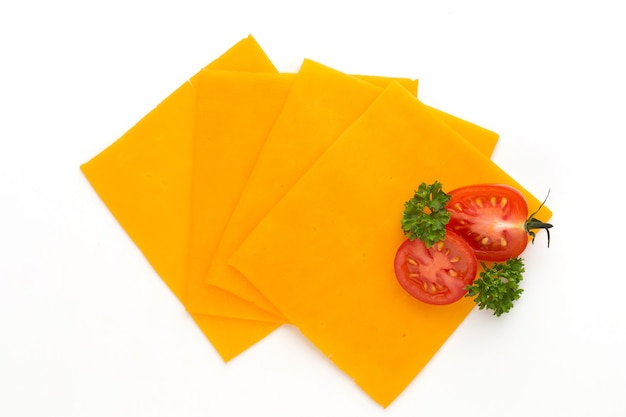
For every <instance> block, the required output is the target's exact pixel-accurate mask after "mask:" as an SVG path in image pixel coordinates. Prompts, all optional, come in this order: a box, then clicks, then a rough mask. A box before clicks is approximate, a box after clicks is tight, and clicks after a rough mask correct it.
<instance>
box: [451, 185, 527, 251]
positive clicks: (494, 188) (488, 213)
mask: <svg viewBox="0 0 626 417" xmlns="http://www.w3.org/2000/svg"><path fill="white" fill-rule="evenodd" d="M448 194H449V195H450V201H449V202H448V205H447V209H448V211H449V212H450V216H451V217H450V221H449V222H448V225H447V229H448V230H452V231H453V232H455V233H457V234H459V235H460V236H461V237H462V238H464V239H465V240H466V241H467V242H468V243H469V245H470V246H471V247H472V249H473V250H474V252H475V253H476V257H477V258H478V259H480V260H483V261H494V262H499V261H506V260H507V259H510V258H516V257H518V256H519V255H520V254H521V253H522V252H523V251H524V249H526V245H527V244H528V232H527V230H526V229H525V225H526V217H527V216H528V204H527V203H526V199H525V198H524V196H523V195H522V194H521V193H520V192H519V191H518V190H516V189H515V188H513V187H510V186H508V185H500V184H481V185H471V186H467V187H462V188H458V189H456V190H453V191H450V192H449V193H448Z"/></svg>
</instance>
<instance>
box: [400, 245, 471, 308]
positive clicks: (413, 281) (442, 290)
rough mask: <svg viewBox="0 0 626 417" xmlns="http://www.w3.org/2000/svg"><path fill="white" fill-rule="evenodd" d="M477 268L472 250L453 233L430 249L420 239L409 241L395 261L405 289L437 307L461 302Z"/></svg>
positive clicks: (401, 247) (402, 247)
mask: <svg viewBox="0 0 626 417" xmlns="http://www.w3.org/2000/svg"><path fill="white" fill-rule="evenodd" d="M477 268H478V261H477V260H476V255H474V252H473V251H472V248H471V247H470V246H469V245H468V244H467V242H465V240H463V239H462V238H461V237H460V236H458V235H456V234H455V233H453V232H447V233H446V238H445V239H444V240H442V241H440V242H437V243H435V244H434V245H433V246H431V247H430V248H427V247H426V245H425V244H424V242H422V241H421V240H419V239H415V240H408V239H407V240H406V241H405V242H404V243H403V244H402V245H401V246H400V248H399V249H398V252H397V253H396V258H395V262H394V269H395V272H396V277H397V279H398V282H399V283H400V285H401V286H402V288H404V289H405V290H406V291H407V292H408V293H409V294H411V295H412V296H413V297H415V298H417V299H418V300H420V301H423V302H425V303H428V304H438V305H442V304H450V303H453V302H455V301H457V300H459V299H461V298H462V297H463V296H464V295H465V294H466V293H467V290H466V289H465V288H466V287H467V286H468V285H471V284H472V283H473V282H474V279H475V278H476V272H477Z"/></svg>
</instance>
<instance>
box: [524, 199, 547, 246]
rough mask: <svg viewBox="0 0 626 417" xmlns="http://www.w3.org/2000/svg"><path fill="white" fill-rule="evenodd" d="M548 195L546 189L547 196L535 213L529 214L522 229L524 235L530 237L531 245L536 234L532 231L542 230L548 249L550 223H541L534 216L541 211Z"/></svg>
mask: <svg viewBox="0 0 626 417" xmlns="http://www.w3.org/2000/svg"><path fill="white" fill-rule="evenodd" d="M549 195H550V190H549V189H548V194H547V195H546V198H545V199H544V200H543V202H542V203H541V205H540V206H539V208H538V209H537V210H535V212H534V213H533V214H531V215H530V217H528V220H526V223H524V229H525V230H526V233H528V234H529V235H530V236H531V237H532V243H535V236H536V233H535V232H534V230H535V229H544V230H545V231H546V234H547V235H548V247H550V229H551V228H552V225H551V224H550V223H546V222H542V221H541V220H539V219H536V218H535V214H537V213H538V212H539V210H541V207H543V205H544V204H545V203H546V201H547V200H548V196H549Z"/></svg>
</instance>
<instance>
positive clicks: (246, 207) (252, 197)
mask: <svg viewBox="0 0 626 417" xmlns="http://www.w3.org/2000/svg"><path fill="white" fill-rule="evenodd" d="M363 79H364V80H367V81H370V82H375V83H376V84H377V86H376V87H375V86H373V85H372V84H368V83H365V82H363V80H362V79H357V78H355V77H351V76H348V75H346V74H343V73H341V72H339V71H336V70H334V69H331V68H329V67H326V66H324V65H321V64H319V63H316V62H314V61H311V60H305V61H304V63H303V64H302V67H301V69H300V71H299V73H298V75H297V77H296V79H295V81H294V83H293V86H292V89H291V91H290V94H289V96H288V98H287V101H286V102H285V106H284V108H283V111H282V113H281V114H280V116H279V117H278V119H277V121H276V124H275V125H274V127H273V129H272V131H271V133H270V134H269V137H268V138H267V140H266V142H265V146H264V148H263V150H262V152H261V154H260V155H259V157H258V159H257V162H256V166H255V167H254V169H253V171H252V174H251V176H250V179H249V181H248V183H247V184H246V186H245V190H244V191H243V192H242V193H241V197H240V199H239V202H238V204H237V206H236V208H235V209H234V212H233V214H232V216H231V217H230V221H229V222H228V224H227V225H226V227H225V229H224V232H223V234H222V235H221V240H220V242H219V243H218V244H217V249H216V250H215V252H214V254H213V258H212V261H211V264H210V268H209V270H208V273H207V276H206V282H207V283H209V284H211V285H213V286H217V287H220V288H223V289H226V290H228V291H229V292H232V293H234V294H237V295H238V296H240V297H241V298H243V299H246V300H249V301H251V302H253V303H254V304H255V305H258V306H259V307H261V308H263V309H267V310H268V311H274V312H276V309H275V307H274V306H273V305H272V303H271V302H269V301H268V300H267V298H266V297H264V296H263V294H262V293H260V292H259V291H258V290H257V289H256V288H254V286H252V285H250V283H249V282H248V281H247V280H246V279H245V277H243V276H242V275H241V274H240V273H239V272H238V271H236V270H235V269H233V268H232V267H231V266H229V265H228V264H227V259H228V257H229V256H230V255H231V254H232V252H233V250H234V249H235V248H236V247H237V246H238V245H239V243H240V242H241V241H242V239H243V238H244V237H245V236H246V235H247V234H248V233H249V232H250V231H251V230H252V228H253V227H254V226H255V225H256V224H257V223H258V222H259V220H260V219H261V218H262V217H263V215H265V214H266V213H267V212H268V211H269V210H270V208H271V207H272V206H273V205H274V204H276V203H277V202H278V201H279V200H280V198H281V197H282V196H283V195H284V194H285V193H286V192H287V190H289V188H291V186H292V185H293V184H294V183H295V182H296V181H297V179H298V178H299V177H300V176H301V175H302V174H303V173H304V172H305V171H306V170H307V169H308V168H309V167H310V166H311V165H312V164H313V162H314V161H315V160H316V159H317V158H318V157H319V156H320V155H321V154H322V153H323V152H324V151H325V150H326V149H327V148H328V146H330V144H332V143H333V142H334V140H335V139H336V138H337V137H338V136H339V135H340V134H341V133H342V132H343V131H344V130H345V129H346V128H348V127H349V126H350V125H351V124H352V122H353V121H354V120H356V119H357V118H358V117H359V116H360V115H361V114H362V113H363V112H364V110H366V109H367V108H368V106H369V105H370V104H371V103H372V102H373V101H374V100H375V99H376V97H378V95H379V94H380V93H381V92H382V91H383V90H382V88H381V87H380V86H385V85H388V84H389V82H390V80H389V79H380V78H376V77H365V78H363ZM405 88H407V90H409V91H410V92H411V93H412V94H415V93H416V92H417V85H416V84H410V83H405ZM430 111H432V112H434V113H435V114H436V115H437V117H439V118H441V119H443V120H446V122H448V123H450V124H451V125H453V126H454V127H455V129H456V130H461V131H463V132H464V134H465V135H466V136H467V137H468V138H469V140H471V141H472V143H474V144H476V145H477V146H479V147H480V150H481V151H482V152H484V153H486V154H488V155H490V154H491V152H492V151H493V148H494V146H495V144H496V141H497V138H498V137H497V135H496V134H495V133H493V132H491V131H488V130H486V129H482V128H480V127H478V126H476V125H473V124H471V123H468V122H466V121H464V120H461V119H459V118H456V117H453V116H450V115H447V114H446V113H443V112H441V111H439V110H436V109H432V108H430ZM294 233H295V231H294ZM277 314H280V313H277Z"/></svg>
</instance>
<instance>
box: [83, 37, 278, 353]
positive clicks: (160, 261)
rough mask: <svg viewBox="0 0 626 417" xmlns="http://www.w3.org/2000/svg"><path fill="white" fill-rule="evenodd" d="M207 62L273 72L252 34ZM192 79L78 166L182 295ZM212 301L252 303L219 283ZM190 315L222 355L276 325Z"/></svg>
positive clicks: (227, 310)
mask: <svg viewBox="0 0 626 417" xmlns="http://www.w3.org/2000/svg"><path fill="white" fill-rule="evenodd" d="M207 68H208V69H211V70H236V71H259V72H260V71H265V72H276V69H275V68H274V66H273V65H272V63H271V62H270V61H269V59H268V58H267V56H266V55H265V54H264V52H263V50H262V49H261V48H260V46H259V45H258V44H257V42H256V41H255V40H254V39H253V38H252V37H248V38H246V39H244V40H242V41H241V42H239V43H237V44H236V45H235V46H233V47H232V48H231V49H230V50H228V51H227V52H226V53H225V54H224V55H222V56H221V57H219V58H218V59H217V60H215V61H214V62H213V63H211V64H209V66H208V67H207ZM195 81H196V78H195V77H194V78H192V79H191V80H190V82H188V83H185V84H183V85H182V86H181V87H180V88H179V89H177V90H176V91H175V92H174V93H172V94H171V95H170V96H169V97H167V98H166V99H165V100H164V101H163V102H162V103H161V104H159V106H158V107H156V108H155V109H154V110H153V111H151V112H150V113H149V114H148V115H147V116H145V117H144V118H143V119H142V120H141V121H139V122H138V123H137V124H136V125H135V126H134V127H133V128H131V129H130V130H129V131H128V132H127V133H126V134H125V135H124V136H123V137H121V138H120V139H119V140H117V141H116V142H115V143H113V144H112V145H111V146H110V147H108V148H107V149H105V150H104V151H103V152H102V153H100V154H99V155H97V156H96V157H94V158H93V159H92V160H90V161H89V162H87V163H86V164H84V165H82V166H81V169H82V171H83V173H84V175H85V176H86V177H87V179H88V180H89V182H90V183H91V185H92V186H93V188H94V189H95V191H96V192H97V193H98V195H99V196H100V198H101V199H102V201H103V202H104V203H105V204H106V206H107V207H108V208H109V210H110V211H111V213H112V214H113V215H114V216H115V218H116V219H117V221H118V222H119V223H120V225H121V226H122V227H123V228H124V230H125V231H126V233H127V234H128V235H129V237H130V238H131V239H132V240H133V242H134V243H135V244H136V245H137V246H138V247H139V249H140V250H141V251H142V253H143V254H144V256H145V257H146V259H147V260H148V262H149V263H150V264H151V265H152V267H153V268H154V270H155V271H156V272H157V273H158V275H159V276H160V277H161V278H162V279H163V281H164V282H165V283H166V284H167V285H168V287H169V288H170V290H171V291H172V292H173V293H174V294H175V295H176V296H177V297H178V298H179V299H180V300H181V301H184V297H185V293H186V287H187V262H188V247H189V245H188V243H189V240H190V235H189V230H190V227H191V224H190V201H191V175H192V163H193V159H192V150H193V139H194V134H195V115H196V89H195V87H194V83H195ZM211 302H212V303H214V308H215V309H216V310H220V311H221V312H222V315H224V316H228V315H235V316H236V315H240V314H241V312H242V311H245V310H246V309H250V303H247V302H245V301H242V300H241V299H239V298H238V297H235V296H233V295H232V294H230V293H228V292H226V291H221V290H219V289H217V288H215V289H214V291H213V292H212V293H211ZM268 316H269V315H268ZM192 317H193V319H194V320H195V322H196V323H197V324H198V326H199V327H200V329H201V330H202V331H203V333H204V334H205V335H206V336H207V338H208V339H209V340H210V341H211V343H212V344H213V346H214V347H215V349H216V350H217V351H218V353H219V354H220V355H221V356H222V358H224V360H229V359H231V358H233V357H234V356H236V355H238V354H239V353H241V352H243V351H244V350H245V349H247V348H248V347H250V346H251V345H253V344H254V343H255V342H256V341H258V340H260V339H262V338H263V337H264V336H266V335H267V334H269V333H271V332H272V331H273V330H274V329H275V328H276V327H277V326H278V324H276V323H275V322H274V323H271V322H261V321H252V320H234V319H232V318H224V317H215V316H209V315H202V314H192ZM274 321H275V320H274Z"/></svg>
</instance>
